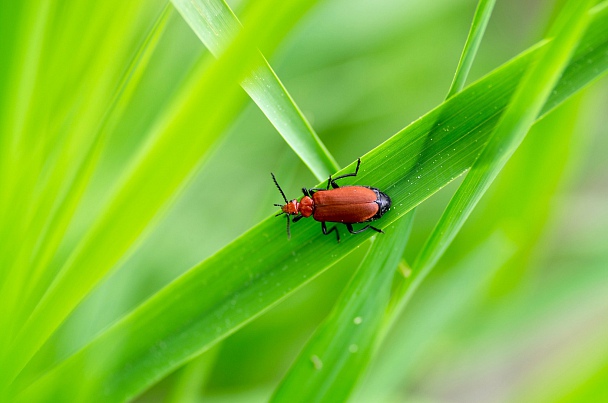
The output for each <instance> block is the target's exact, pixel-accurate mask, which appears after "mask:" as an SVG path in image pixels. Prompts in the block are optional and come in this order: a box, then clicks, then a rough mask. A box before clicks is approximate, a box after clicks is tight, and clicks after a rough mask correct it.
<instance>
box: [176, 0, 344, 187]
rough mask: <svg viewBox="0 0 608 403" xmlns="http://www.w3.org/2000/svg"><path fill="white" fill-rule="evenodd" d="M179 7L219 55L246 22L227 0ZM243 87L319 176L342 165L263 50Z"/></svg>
mask: <svg viewBox="0 0 608 403" xmlns="http://www.w3.org/2000/svg"><path fill="white" fill-rule="evenodd" d="M172 2H173V4H174V5H175V7H176V8H177V10H178V11H179V12H180V13H181V15H182V16H183V17H184V20H186V22H187V23H188V25H190V27H191V28H192V30H193V31H194V32H195V33H196V35H197V36H198V37H199V39H200V40H201V42H203V44H204V45H205V46H206V47H207V49H209V51H211V53H213V54H214V55H215V56H216V57H217V56H219V55H221V54H222V53H223V51H224V48H225V47H226V44H227V43H229V41H230V39H231V38H232V37H233V36H235V35H236V34H237V33H238V32H240V31H241V29H242V26H241V24H240V22H239V20H238V19H237V17H236V16H235V15H234V13H233V12H232V10H230V8H229V7H228V5H227V4H226V3H225V2H224V1H223V0H172ZM241 86H242V87H243V89H244V90H245V91H246V92H247V94H249V96H250V97H251V99H253V101H254V102H255V103H256V104H257V105H258V107H259V108H260V109H261V110H262V112H264V114H265V115H266V117H267V118H268V120H270V122H271V123H272V124H273V125H274V127H275V128H276V129H277V131H278V132H279V133H280V134H281V136H283V138H284V139H285V141H286V142H287V144H289V146H290V147H291V148H292V150H293V151H294V152H295V153H296V154H297V155H298V156H299V157H300V159H302V162H304V164H306V166H308V168H310V170H311V171H312V173H313V174H314V175H315V177H316V178H317V180H320V181H321V180H323V179H325V178H327V176H328V175H329V174H330V173H332V172H335V171H337V170H338V169H339V167H338V164H337V163H336V160H335V159H334V157H333V156H332V155H331V154H330V153H329V151H328V150H327V148H326V147H325V145H324V144H323V142H322V141H321V139H319V137H318V136H317V134H316V133H315V131H314V129H313V128H312V126H311V125H310V123H308V121H307V120H306V118H305V117H304V115H303V114H302V112H301V111H300V109H299V108H298V106H297V105H296V104H295V102H294V101H293V99H292V98H291V96H290V95H289V93H288V92H287V89H286V88H285V87H284V86H283V83H282V82H281V80H280V79H279V77H277V75H276V74H275V73H274V71H273V70H272V68H271V67H270V65H269V64H268V62H267V61H266V59H265V58H264V56H263V55H262V54H261V53H260V54H259V55H258V56H257V58H256V61H255V66H254V68H253V69H252V73H251V75H249V76H247V77H246V78H245V79H244V80H243V81H242V83H241Z"/></svg>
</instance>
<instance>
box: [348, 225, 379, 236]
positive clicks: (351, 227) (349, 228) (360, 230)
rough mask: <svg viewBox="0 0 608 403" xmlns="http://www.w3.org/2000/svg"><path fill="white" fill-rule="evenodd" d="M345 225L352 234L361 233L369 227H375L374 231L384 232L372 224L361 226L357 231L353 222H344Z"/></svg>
mask: <svg viewBox="0 0 608 403" xmlns="http://www.w3.org/2000/svg"><path fill="white" fill-rule="evenodd" d="M344 225H346V229H347V230H348V232H350V233H351V234H360V233H362V232H363V231H367V230H368V229H373V230H374V231H376V232H379V233H381V234H384V231H382V230H381V229H379V228H376V227H372V226H371V225H366V226H365V227H363V228H361V229H359V230H357V231H355V230H354V228H353V225H352V224H344Z"/></svg>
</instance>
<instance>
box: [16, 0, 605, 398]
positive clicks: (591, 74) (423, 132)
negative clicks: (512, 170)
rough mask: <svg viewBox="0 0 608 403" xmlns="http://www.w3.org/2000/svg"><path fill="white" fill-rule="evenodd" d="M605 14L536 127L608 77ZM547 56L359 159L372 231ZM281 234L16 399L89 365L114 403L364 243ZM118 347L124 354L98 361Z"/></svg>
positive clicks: (41, 377)
mask: <svg viewBox="0 0 608 403" xmlns="http://www.w3.org/2000/svg"><path fill="white" fill-rule="evenodd" d="M605 4H606V3H604V6H603V7H599V8H595V9H594V10H593V12H592V17H593V23H592V24H591V26H590V27H589V29H588V30H587V32H586V35H585V36H584V38H583V39H582V40H581V42H580V44H579V47H578V50H577V52H576V53H575V56H574V57H573V58H572V59H571V61H570V64H569V66H568V68H567V69H566V71H565V72H564V74H563V76H562V78H561V80H560V82H559V83H558V85H557V86H556V87H555V89H554V91H552V92H551V94H550V95H549V99H548V100H547V102H546V104H545V107H544V108H543V109H542V110H541V112H540V114H539V116H538V117H542V116H543V115H544V114H546V113H547V112H548V111H550V110H551V109H552V108H554V107H555V106H557V105H559V104H560V103H561V102H563V101H564V100H565V99H567V98H568V97H570V96H571V95H572V94H574V93H575V92H576V91H578V90H580V89H581V88H583V87H584V86H585V85H587V84H588V83H589V82H591V81H592V80H594V79H596V78H597V77H599V76H600V75H602V74H604V73H605V72H606V71H608V8H607V7H605ZM545 46H547V44H546V43H542V44H539V45H537V46H535V47H533V48H532V49H530V50H529V51H527V52H525V53H524V54H522V55H520V56H518V57H517V58H515V59H514V60H512V61H511V62H509V63H507V64H506V65H504V66H502V67H500V68H499V69H497V70H496V71H494V72H492V73H491V74H489V75H488V76H486V77H484V78H483V79H481V80H480V81H478V82H477V83H475V84H473V85H471V86H470V87H468V88H467V89H465V90H463V91H462V92H460V93H459V94H457V95H455V96H454V97H452V98H450V99H449V100H447V101H446V102H444V103H443V104H442V105H440V106H439V107H438V108H436V109H435V110H433V111H431V112H430V113H428V114H427V115H425V116H423V117H422V118H420V119H419V120H417V121H416V122H414V123H412V124H411V125H410V126H408V127H407V128H405V129H404V130H402V131H401V132H399V133H397V134H396V135H395V136H393V137H392V138H391V139H389V140H388V141H387V142H385V143H384V144H382V145H380V146H379V147H378V148H376V149H374V150H373V151H371V152H370V153H368V154H367V155H366V156H364V157H363V158H362V164H361V170H360V171H359V175H358V177H357V183H359V184H373V185H374V186H377V187H379V188H381V189H383V190H385V191H386V192H387V193H388V194H389V195H390V197H391V198H392V200H393V208H392V209H391V210H390V211H389V212H388V213H387V214H386V215H385V216H384V217H383V218H382V220H381V221H379V222H378V223H377V225H378V226H379V227H380V228H388V226H389V225H390V224H391V223H393V222H395V221H396V220H397V219H398V218H400V217H401V216H403V215H404V214H407V213H408V212H409V211H410V210H412V209H413V208H414V207H415V206H417V205H418V204H420V203H422V202H423V201H424V200H426V199H427V198H428V197H430V196H432V195H433V194H434V193H436V192H437V191H438V190H439V189H441V188H443V187H444V186H445V185H446V184H448V183H449V182H450V181H452V180H453V179H454V178H456V177H458V176H459V175H460V174H462V173H463V172H465V171H466V170H467V169H469V168H470V167H471V166H472V165H473V163H474V161H475V160H476V159H477V156H478V155H479V153H480V152H481V151H482V149H483V146H484V145H485V143H486V142H487V140H488V138H489V137H490V135H491V133H492V132H493V131H494V129H495V127H496V125H497V123H498V120H499V118H500V115H501V113H502V112H503V110H504V108H505V107H506V106H507V105H508V103H509V100H510V99H511V98H512V96H513V93H514V92H515V89H516V87H517V85H518V83H520V80H521V79H522V76H523V75H524V72H525V71H526V69H527V68H528V67H529V66H530V63H531V62H532V61H533V60H535V58H536V57H537V56H538V55H539V54H540V52H541V51H543V49H544V47H545ZM488 88H491V89H492V90H491V91H488ZM353 169H354V165H353V166H350V167H347V168H346V169H345V170H344V171H343V173H346V172H352V170H353ZM284 230H285V229H284V221H283V220H279V219H277V218H275V217H269V218H268V219H267V220H264V221H263V222H261V223H260V224H259V225H257V226H255V227H254V228H252V229H251V230H249V231H248V232H247V233H245V234H243V235H242V236H241V237H239V238H238V239H236V240H235V241H234V242H232V243H231V244H230V245H228V246H226V247H225V248H223V249H222V250H221V251H219V252H218V253H216V254H215V255H214V256H212V257H210V258H209V259H207V260H205V261H204V262H202V263H200V264H199V265H197V266H196V267H194V268H192V269H191V270H190V271H189V272H187V273H186V274H184V275H183V276H182V277H180V278H179V279H177V280H176V281H174V282H173V283H171V284H170V285H168V286H167V287H166V288H165V289H163V290H161V291H160V292H159V293H157V294H156V295H155V296H153V297H152V298H151V299H149V300H148V301H147V302H145V303H144V304H142V305H141V306H140V307H139V308H138V309H137V310H135V311H134V312H132V313H131V314H130V315H128V316H127V317H125V318H123V319H122V320H121V321H119V322H118V323H116V324H115V325H114V326H112V327H111V328H110V329H108V330H107V331H105V332H104V333H103V334H102V335H100V336H99V337H98V338H96V339H95V340H94V341H92V342H91V343H90V344H89V345H87V346H86V347H85V348H83V349H82V350H80V351H79V352H77V353H75V354H74V355H72V356H71V357H69V358H68V359H65V360H63V361H61V362H56V363H47V365H42V366H38V365H32V367H31V368H30V369H26V370H25V371H24V372H23V373H22V376H21V377H20V379H19V380H18V382H16V383H15V386H16V388H17V389H18V390H23V389H26V388H28V386H29V389H28V390H27V392H26V393H24V394H23V395H22V396H21V398H22V399H23V400H27V399H28V397H31V396H37V395H39V394H41V395H44V393H45V391H46V392H49V393H50V391H53V390H56V389H62V388H67V389H69V388H70V387H71V386H73V385H69V379H70V374H72V373H74V372H76V371H80V370H81V368H84V367H85V366H86V367H87V369H88V371H89V373H90V374H92V376H93V377H94V378H95V379H98V380H103V382H105V384H107V385H110V386H108V388H110V389H105V391H106V392H107V393H109V394H110V395H114V396H124V395H123V393H125V391H129V395H130V393H132V392H133V391H134V390H141V388H144V387H145V386H146V385H150V384H152V383H153V382H154V381H155V380H157V379H160V378H161V377H163V376H164V375H166V374H167V373H169V372H170V371H172V370H173V369H175V368H176V367H177V366H179V365H181V364H182V363H184V362H186V361H188V360H190V359H192V358H193V357H195V356H197V355H198V354H200V353H201V352H203V351H205V350H207V349H208V348H210V347H211V346H212V345H214V344H215V343H217V342H218V341H219V340H221V339H223V338H225V337H226V336H227V335H229V334H231V333H233V332H235V331H237V330H238V329H239V328H241V327H242V326H244V325H245V324H246V323H248V322H250V321H251V320H253V319H254V318H255V317H257V316H259V315H260V314H261V313H262V312H264V311H266V310H268V309H269V308H270V307H272V306H273V305H275V304H276V303H277V302H279V301H280V300H281V299H283V298H285V296H286V295H289V294H290V293H292V292H293V291H294V290H295V289H297V288H298V287H300V286H302V285H303V284H305V283H306V282H308V281H310V280H311V279H312V278H314V277H315V276H317V275H318V274H320V273H321V272H323V271H324V270H325V269H326V268H327V267H329V266H331V265H332V264H334V263H335V262H336V261H338V260H340V259H341V258H343V257H344V256H346V255H347V254H348V253H349V252H350V251H351V250H353V249H354V248H355V247H357V246H359V245H361V244H362V243H363V242H365V241H366V240H367V239H368V238H369V236H370V235H371V234H365V233H363V234H359V235H357V236H349V235H347V234H346V235H345V236H343V240H342V242H341V243H340V244H336V242H335V239H330V237H326V236H324V235H323V234H321V231H320V228H319V225H318V223H316V222H311V221H306V220H302V221H300V222H299V223H298V224H297V225H295V226H294V227H293V228H292V239H291V241H288V240H287V239H286V238H285V237H284ZM390 235H391V234H390V232H387V236H390ZM245 256H246V257H247V258H245ZM160 318H162V320H159V319H160ZM115 349H121V351H122V352H124V354H120V355H119V356H118V357H115V358H116V359H115V360H114V359H110V357H106V355H107V353H106V352H107V351H115ZM51 367H52V368H51ZM36 379H38V380H37V381H36ZM97 387H99V388H100V387H101V386H99V385H97ZM97 392H98V393H102V391H101V389H98V390H97Z"/></svg>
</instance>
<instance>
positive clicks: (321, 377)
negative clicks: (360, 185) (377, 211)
mask: <svg viewBox="0 0 608 403" xmlns="http://www.w3.org/2000/svg"><path fill="white" fill-rule="evenodd" d="M413 217H414V216H413V214H407V215H406V216H405V217H403V218H402V219H401V220H399V221H397V223H395V224H393V225H391V226H390V227H389V228H388V232H390V233H391V235H390V236H385V235H378V236H376V238H375V239H374V240H373V243H372V247H371V248H370V250H369V251H368V253H367V255H366V257H365V259H364V260H363V261H362V262H361V265H360V266H359V268H358V269H357V271H356V272H355V274H354V276H353V278H352V280H351V281H350V283H349V284H348V285H347V287H346V289H345V290H344V292H343V293H342V296H341V297H340V299H339V300H338V302H337V303H336V305H335V306H334V308H333V310H332V312H331V313H330V315H329V316H328V317H327V318H326V319H325V321H324V322H323V323H322V324H321V325H320V326H319V328H318V329H317V331H316V332H315V334H314V335H313V336H312V338H311V339H310V340H309V342H308V343H307V344H306V346H305V347H304V349H303V350H302V351H301V352H300V355H299V357H298V358H297V360H296V361H295V362H294V364H293V365H292V367H291V368H290V369H289V372H288V373H287V375H286V376H285V378H283V380H282V381H281V384H280V385H279V387H278V388H277V390H276V391H275V394H274V396H273V397H272V401H274V402H321V401H326V402H341V401H345V400H346V399H347V398H348V396H349V395H350V394H351V393H352V390H353V388H354V386H355V385H356V381H357V380H358V379H359V378H360V377H361V375H362V374H363V372H364V370H365V368H367V365H368V363H369V361H370V359H371V356H372V354H373V352H374V348H375V347H376V341H377V336H378V330H379V329H380V325H381V324H382V322H383V317H384V312H385V310H386V308H387V305H388V302H389V299H390V293H391V283H392V281H393V277H394V275H395V268H396V267H397V264H398V262H399V259H400V258H401V251H403V250H404V248H405V244H406V243H407V240H408V238H409V235H410V231H411V227H412V223H413Z"/></svg>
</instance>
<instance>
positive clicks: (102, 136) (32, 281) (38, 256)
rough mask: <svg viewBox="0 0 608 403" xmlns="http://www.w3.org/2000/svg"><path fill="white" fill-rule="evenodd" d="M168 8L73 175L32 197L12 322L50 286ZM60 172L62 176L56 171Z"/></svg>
mask: <svg viewBox="0 0 608 403" xmlns="http://www.w3.org/2000/svg"><path fill="white" fill-rule="evenodd" d="M170 11H171V9H170V8H169V7H165V8H164V10H163V11H162V13H161V15H159V18H158V20H157V23H156V24H154V26H153V27H152V28H151V30H150V33H149V35H147V36H146V38H145V39H144V40H143V42H142V44H141V46H140V48H139V50H138V52H137V53H136V54H135V55H134V57H133V59H132V61H131V63H130V64H129V66H128V67H127V69H126V70H125V72H124V75H123V77H122V79H121V81H120V83H119V85H118V87H117V90H116V93H115V95H114V96H113V98H112V99H111V102H110V104H109V105H108V108H107V111H106V112H105V114H104V115H103V118H102V120H101V121H100V123H99V126H98V128H97V129H96V130H95V132H94V133H93V134H92V138H93V141H92V142H91V144H90V145H89V148H88V149H85V150H83V151H84V152H83V154H84V155H83V156H81V157H80V161H78V160H76V161H75V162H72V163H71V165H73V166H74V167H76V169H75V170H74V172H73V173H72V177H70V178H67V179H66V178H62V180H59V179H57V180H55V181H54V182H59V183H62V184H64V188H63V189H62V191H61V192H60V193H58V194H56V192H54V191H47V192H42V193H41V196H42V197H41V199H42V200H39V201H38V202H36V203H35V204H37V205H38V206H39V208H38V211H37V212H36V213H35V217H34V219H33V220H32V224H35V225H32V226H31V227H30V228H29V229H28V232H31V233H33V234H40V235H39V236H38V237H32V238H31V242H32V244H27V245H23V247H22V248H21V254H20V255H19V256H18V257H17V263H16V266H17V267H29V268H30V270H29V274H28V276H27V278H25V277H23V276H22V278H21V280H22V281H23V282H26V284H27V286H26V287H24V284H22V287H23V288H22V287H20V286H19V282H18V281H17V280H18V279H15V280H14V281H9V282H8V283H7V287H6V289H5V290H4V291H3V292H2V293H1V294H2V295H5V296H6V303H8V304H9V306H13V308H12V311H13V313H14V315H13V316H14V317H16V318H17V319H16V320H15V318H13V319H12V320H13V321H14V322H16V323H22V321H23V319H24V318H21V317H20V316H21V315H23V313H24V312H27V313H31V311H32V309H33V307H34V305H35V304H36V302H38V301H39V300H40V298H41V297H42V295H43V293H44V290H46V288H47V287H48V286H49V283H50V281H51V279H52V276H53V275H54V274H56V273H54V271H52V270H49V263H50V260H51V258H52V257H53V255H54V254H55V253H56V251H57V248H58V247H59V244H60V242H61V240H62V239H63V237H64V235H65V232H66V230H67V228H68V225H69V223H70V222H71V219H72V217H73V214H74V212H75V210H76V208H77V206H78V203H79V201H80V199H81V196H82V194H83V193H84V191H85V188H86V185H87V183H88V182H89V180H90V178H91V176H92V174H93V171H94V169H95V168H96V165H97V163H98V162H99V158H100V157H101V152H102V149H103V148H104V145H105V142H106V138H107V136H108V134H109V132H110V129H109V126H111V125H112V123H113V122H114V121H115V120H116V119H117V117H119V116H120V115H121V113H122V110H123V108H124V106H125V104H126V103H127V102H128V100H129V99H130V94H132V92H133V90H134V88H135V87H136V85H137V84H138V82H139V80H140V79H141V76H142V74H143V70H144V69H145V66H146V65H147V62H148V60H149V59H150V57H151V55H152V53H153V50H154V48H155V45H156V43H157V42H158V39H159V37H160V35H161V34H162V32H163V28H164V25H165V24H166V22H167V18H168V16H169V14H170ZM59 175H60V176H61V173H59ZM50 182H53V181H50ZM34 242H35V243H34ZM11 296H12V301H14V303H13V305H10V302H9V301H11V298H10V297H11ZM17 301H18V302H17ZM0 327H1V326H0Z"/></svg>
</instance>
